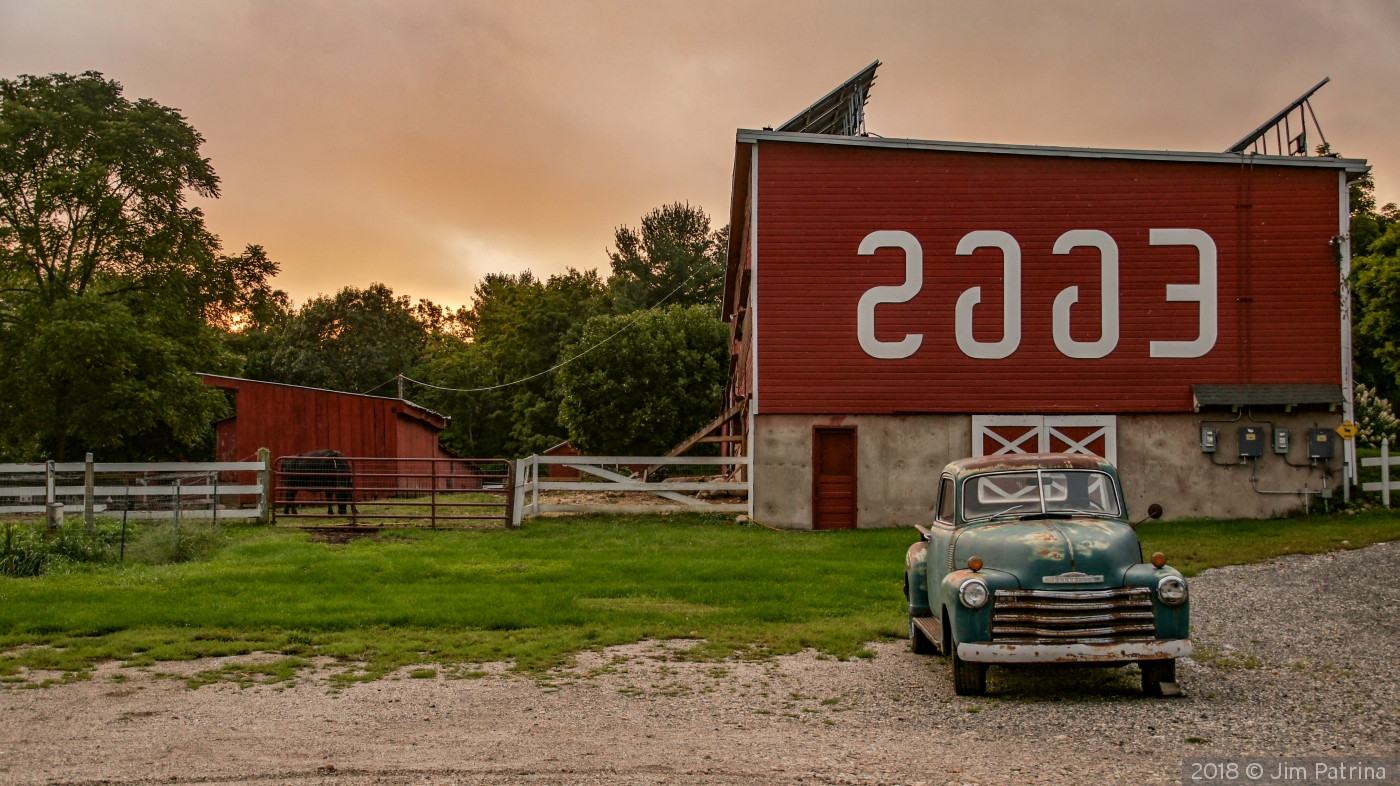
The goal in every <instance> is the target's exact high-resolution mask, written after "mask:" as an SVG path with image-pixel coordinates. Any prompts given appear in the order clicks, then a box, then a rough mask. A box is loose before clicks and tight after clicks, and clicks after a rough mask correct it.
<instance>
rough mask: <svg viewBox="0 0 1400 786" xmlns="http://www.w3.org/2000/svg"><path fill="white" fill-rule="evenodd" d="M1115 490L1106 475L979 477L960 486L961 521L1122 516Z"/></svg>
mask: <svg viewBox="0 0 1400 786" xmlns="http://www.w3.org/2000/svg"><path fill="white" fill-rule="evenodd" d="M1120 510H1121V508H1120V507H1119V504H1118V489H1117V488H1116V487H1115V486H1114V483H1113V478H1112V477H1111V476H1110V475H1108V473H1105V472H1096V471H1092V470H1043V469H1042V470H1034V471H1030V472H1001V473H996V474H992V475H978V476H976V477H973V478H969V479H967V480H966V481H964V482H963V520H964V521H973V520H976V519H985V518H991V517H993V516H1000V515H1032V514H1038V513H1081V514H1088V515H1091V516H1112V517H1115V518H1116V517H1118V516H1119V515H1121V513H1120Z"/></svg>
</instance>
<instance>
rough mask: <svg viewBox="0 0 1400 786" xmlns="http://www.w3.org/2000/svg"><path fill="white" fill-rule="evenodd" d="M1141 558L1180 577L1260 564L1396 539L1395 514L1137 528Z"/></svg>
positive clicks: (1399, 522) (1379, 511)
mask: <svg viewBox="0 0 1400 786" xmlns="http://www.w3.org/2000/svg"><path fill="white" fill-rule="evenodd" d="M1138 538H1139V540H1141V541H1142V551H1143V554H1144V556H1150V555H1151V554H1152V552H1154V551H1160V552H1162V553H1163V554H1165V555H1167V564H1169V565H1172V566H1174V567H1176V568H1177V570H1180V571H1181V572H1182V574H1184V575H1186V576H1194V575H1196V574H1197V573H1200V572H1201V571H1203V570H1206V569H1208V568H1218V567H1220V566H1222V565H1242V564H1247V563H1251V562H1260V561H1262V560H1266V559H1272V558H1274V557H1279V556H1283V555H1285V554H1319V553H1322V552H1325V551H1336V550H1339V549H1359V548H1361V547H1363V546H1369V545H1371V544H1373V543H1379V542H1381V541H1387V540H1397V539H1400V514H1397V513H1396V512H1391V511H1387V510H1385V509H1384V508H1370V509H1367V510H1363V511H1361V512H1358V513H1354V514H1334V515H1330V516H1299V517H1296V518H1287V519H1245V520H1229V521H1222V520H1217V519H1181V520H1178V521H1149V522H1147V523H1145V524H1143V525H1142V526H1140V527H1138Z"/></svg>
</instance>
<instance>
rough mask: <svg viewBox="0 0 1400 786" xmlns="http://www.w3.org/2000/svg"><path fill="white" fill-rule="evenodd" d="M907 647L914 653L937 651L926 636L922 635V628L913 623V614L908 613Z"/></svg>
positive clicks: (924, 653)
mask: <svg viewBox="0 0 1400 786" xmlns="http://www.w3.org/2000/svg"><path fill="white" fill-rule="evenodd" d="M909 649H911V650H913V651H914V654H915V655H933V654H935V653H937V652H938V648H937V647H935V646H933V642H932V641H929V638H928V636H925V635H924V632H923V630H922V629H920V628H919V626H918V625H915V624H914V615H912V614H911V615H909Z"/></svg>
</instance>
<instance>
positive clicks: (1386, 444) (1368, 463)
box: [1361, 439, 1400, 508]
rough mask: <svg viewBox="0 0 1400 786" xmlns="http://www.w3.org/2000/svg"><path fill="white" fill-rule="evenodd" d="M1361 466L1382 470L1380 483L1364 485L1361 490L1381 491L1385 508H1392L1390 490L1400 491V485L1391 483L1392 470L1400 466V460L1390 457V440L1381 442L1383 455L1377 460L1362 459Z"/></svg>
mask: <svg viewBox="0 0 1400 786" xmlns="http://www.w3.org/2000/svg"><path fill="white" fill-rule="evenodd" d="M1361 466H1363V467H1380V468H1381V479H1380V482H1379V483H1362V484H1361V490H1362V491H1379V492H1380V493H1381V501H1382V502H1384V503H1385V506H1386V507H1387V508H1388V507H1390V490H1391V489H1395V490H1397V491H1400V483H1392V482H1391V481H1390V468H1391V467H1395V466H1400V458H1396V457H1392V456H1391V455H1390V440H1388V439H1383V440H1381V455H1380V456H1379V457H1377V458H1364V459H1361Z"/></svg>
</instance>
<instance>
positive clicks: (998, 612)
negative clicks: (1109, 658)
mask: <svg viewBox="0 0 1400 786" xmlns="http://www.w3.org/2000/svg"><path fill="white" fill-rule="evenodd" d="M1154 616H1155V615H1154V614H1153V612H1152V590H1150V589H1148V588H1147V587H1125V588H1123V589H1111V590H1083V591H1073V590H997V591H996V595H995V596H994V599H993V601H992V641H994V642H998V643H1004V644H1114V643H1117V642H1120V641H1141V640H1144V639H1147V640H1152V639H1155V638H1156V637H1157V626H1156V625H1155V624H1154V623H1153V618H1154Z"/></svg>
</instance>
